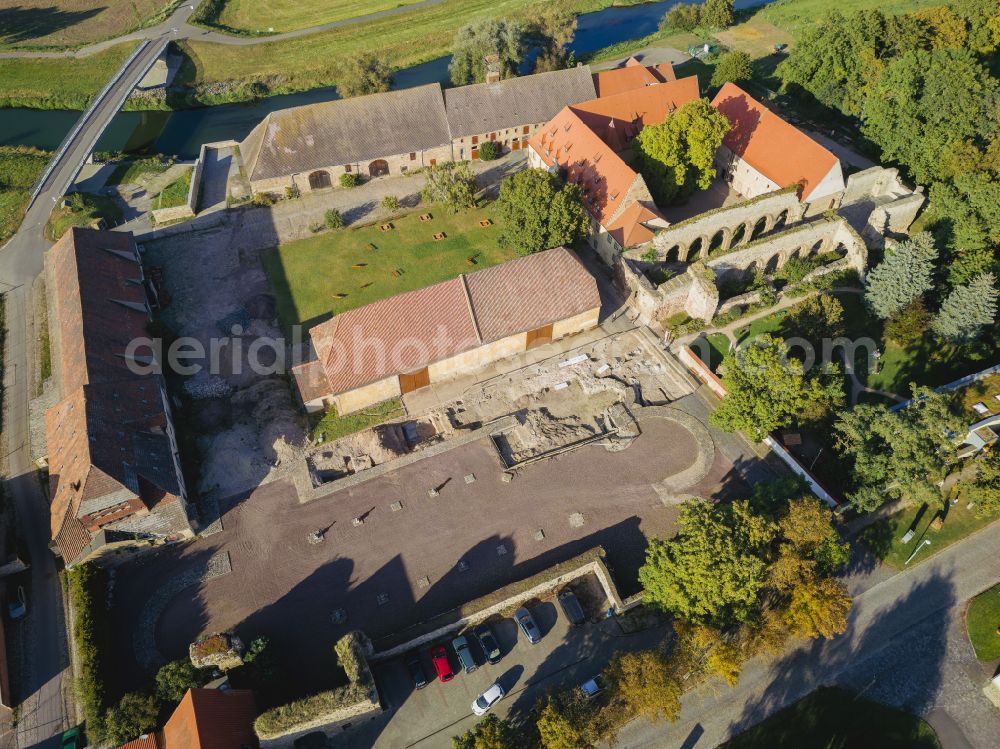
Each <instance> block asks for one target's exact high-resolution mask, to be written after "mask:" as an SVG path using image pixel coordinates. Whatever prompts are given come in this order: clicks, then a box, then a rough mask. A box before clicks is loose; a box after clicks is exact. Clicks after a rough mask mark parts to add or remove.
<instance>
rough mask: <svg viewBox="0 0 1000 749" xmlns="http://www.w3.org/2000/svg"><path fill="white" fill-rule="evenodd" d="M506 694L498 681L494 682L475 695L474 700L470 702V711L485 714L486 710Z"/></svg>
mask: <svg viewBox="0 0 1000 749" xmlns="http://www.w3.org/2000/svg"><path fill="white" fill-rule="evenodd" d="M506 694H507V693H506V692H505V691H503V687H502V686H500V683H499V682H495V683H494V684H493V686H492V687H490V688H489V689H487V690H486V691H485V692H483V693H482V694H481V695H479V696H478V697H476V701H475V702H473V703H472V712H474V713H475V714H476V715H485V714H486V711H487V710H489V709H490V708H491V707H493V706H494V705H495V704H497V703H498V702H499V701H500V700H502V699H503V698H504V695H506Z"/></svg>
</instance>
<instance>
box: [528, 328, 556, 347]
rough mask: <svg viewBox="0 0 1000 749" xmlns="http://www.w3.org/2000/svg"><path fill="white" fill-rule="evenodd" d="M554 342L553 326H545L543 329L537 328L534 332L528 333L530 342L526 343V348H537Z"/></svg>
mask: <svg viewBox="0 0 1000 749" xmlns="http://www.w3.org/2000/svg"><path fill="white" fill-rule="evenodd" d="M551 342H552V326H551V325H545V326H543V327H541V328H535V329H534V330H529V331H528V340H527V342H526V345H525V348H529V349H531V348H535V346H544V345H545V344H546V343H551Z"/></svg>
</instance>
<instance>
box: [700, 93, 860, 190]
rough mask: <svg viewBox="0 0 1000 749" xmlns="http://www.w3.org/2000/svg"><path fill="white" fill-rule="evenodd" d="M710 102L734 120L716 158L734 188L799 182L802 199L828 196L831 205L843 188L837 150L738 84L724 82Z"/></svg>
mask: <svg viewBox="0 0 1000 749" xmlns="http://www.w3.org/2000/svg"><path fill="white" fill-rule="evenodd" d="M712 106H713V107H715V108H716V109H718V110H719V111H720V112H722V114H724V115H725V116H726V118H727V119H728V120H729V122H730V123H731V124H732V129H730V131H729V132H728V133H727V134H726V137H725V138H724V139H723V141H722V146H721V147H720V148H719V152H718V153H717V154H716V159H715V161H716V165H717V167H718V169H719V173H720V174H721V175H722V176H723V177H724V178H725V179H726V181H727V182H729V184H730V186H731V187H732V188H733V190H735V191H736V192H738V193H739V194H740V195H742V196H743V197H745V198H755V197H757V196H758V195H762V194H764V193H767V192H773V191H774V190H780V189H782V188H784V187H788V186H790V185H796V186H797V187H798V193H799V200H801V201H802V202H803V203H814V202H816V201H817V200H822V199H824V198H827V197H829V199H830V200H831V204H830V207H833V205H834V203H835V201H836V198H835V196H836V195H837V193H839V192H841V191H843V189H844V174H843V172H842V171H841V168H840V160H839V159H838V158H837V157H836V156H834V155H833V154H832V153H830V151H828V150H827V149H826V148H824V147H823V146H821V145H820V144H819V143H817V142H816V141H814V140H813V139H812V138H810V137H809V136H808V135H806V134H805V133H803V132H802V131H801V130H799V129H798V128H796V127H795V126H793V125H791V124H789V123H788V122H785V121H784V120H783V119H781V117H779V116H778V115H776V114H775V113H774V112H772V111H771V110H769V109H768V108H767V107H765V106H764V105H763V104H761V103H760V102H759V101H757V100H756V99H754V98H753V97H752V96H750V95H749V94H748V93H747V92H746V91H744V90H743V89H741V88H740V87H739V86H736V85H735V84H732V83H727V84H725V85H724V86H723V87H722V88H721V89H720V90H719V93H718V94H716V96H715V99H714V101H712Z"/></svg>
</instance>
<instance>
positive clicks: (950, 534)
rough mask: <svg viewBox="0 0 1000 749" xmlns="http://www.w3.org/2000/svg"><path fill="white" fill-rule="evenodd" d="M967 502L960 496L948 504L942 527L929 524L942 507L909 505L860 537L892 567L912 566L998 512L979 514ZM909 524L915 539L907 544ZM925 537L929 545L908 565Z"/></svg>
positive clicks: (969, 532)
mask: <svg viewBox="0 0 1000 749" xmlns="http://www.w3.org/2000/svg"><path fill="white" fill-rule="evenodd" d="M967 504H968V502H967V500H966V499H964V497H960V498H959V500H958V503H957V504H954V505H949V506H948V510H947V514H946V515H945V518H944V525H943V526H942V527H941V530H937V531H936V530H934V529H933V528H931V527H930V524H931V522H933V520H934V517H935V514H936V513H937V511H938V509H939V508H938V507H937V506H927V507H926V508H924V509H921V507H923V506H920V507H908V508H906V509H905V510H903V511H902V512H898V513H896V514H895V515H890V516H889V517H888V518H885V519H883V520H880V521H878V522H876V523H875V524H874V525H872V526H869V527H868V528H866V529H865V530H864V531H862V533H861V538H862V540H864V542H865V543H866V544H868V546H869V548H871V550H872V552H873V553H874V554H875V555H876V556H878V557H879V558H880V559H881V560H882V561H884V562H886V563H887V564H889V565H891V566H892V567H895V568H896V569H903V568H904V567H905V566H910V567H912V566H913V565H915V564H919V563H920V562H922V561H924V560H926V559H930V558H931V557H932V556H934V555H935V554H937V553H938V552H940V551H941V550H942V549H946V548H948V547H949V546H950V545H951V544H953V543H955V542H956V541H961V540H962V539H963V538H965V537H967V536H968V535H969V534H971V533H975V532H976V531H978V530H979V529H980V528H985V527H986V526H987V525H989V524H990V523H992V522H994V521H995V520H997V517H996V516H991V517H985V518H978V517H976V511H975V508H973V509H969V508H968V507H967V506H966V505H967ZM910 528H913V530H914V535H913V539H912V540H911V541H910V542H909V543H907V544H903V543H901V539H902V537H903V534H905V533H906V531H907V530H908V529H910ZM924 540H929V541H930V545H928V546H924V547H922V548H921V549H920V551H919V552H917V555H916V556H915V557H914V558H913V561H912V562H910V564H909V565H906V559H907V557H909V556H910V554H912V553H913V550H914V549H915V548H917V545H918V544H920V543H922V542H923V541H924Z"/></svg>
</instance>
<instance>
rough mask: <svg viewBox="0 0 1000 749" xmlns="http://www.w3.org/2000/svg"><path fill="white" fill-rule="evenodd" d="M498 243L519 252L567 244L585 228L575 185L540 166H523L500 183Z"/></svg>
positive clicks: (528, 253)
mask: <svg viewBox="0 0 1000 749" xmlns="http://www.w3.org/2000/svg"><path fill="white" fill-rule="evenodd" d="M497 213H498V215H499V217H500V220H501V225H500V236H499V240H498V241H499V243H500V246H501V247H505V248H512V249H514V250H516V251H517V253H518V254H519V255H530V254H531V253H533V252H538V251H539V250H546V249H548V248H550V247H558V246H559V245H569V244H573V243H574V242H576V241H577V240H578V239H580V238H582V237H583V236H584V234H585V233H586V231H587V211H586V209H585V208H584V207H583V193H582V192H581V190H580V187H579V186H578V185H574V184H567V183H566V182H564V181H563V180H562V179H560V178H559V177H558V176H557V175H555V174H550V173H549V172H547V171H545V170H543V169H525V170H523V171H520V172H517V173H516V174H514V175H512V176H510V177H506V178H505V179H504V180H503V182H501V183H500V199H499V200H498V201H497Z"/></svg>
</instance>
